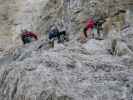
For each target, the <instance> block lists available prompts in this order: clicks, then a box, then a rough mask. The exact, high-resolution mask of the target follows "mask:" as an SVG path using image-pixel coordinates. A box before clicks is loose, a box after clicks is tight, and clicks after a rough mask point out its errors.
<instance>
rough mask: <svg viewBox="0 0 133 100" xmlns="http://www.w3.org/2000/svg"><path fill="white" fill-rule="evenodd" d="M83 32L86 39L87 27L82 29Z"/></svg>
mask: <svg viewBox="0 0 133 100" xmlns="http://www.w3.org/2000/svg"><path fill="white" fill-rule="evenodd" d="M83 32H84V35H85V37H86V38H87V37H88V36H87V27H85V28H84V30H83Z"/></svg>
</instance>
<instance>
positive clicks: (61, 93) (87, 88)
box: [0, 27, 133, 100]
mask: <svg viewBox="0 0 133 100" xmlns="http://www.w3.org/2000/svg"><path fill="white" fill-rule="evenodd" d="M132 30H133V27H130V28H128V30H126V32H124V31H123V32H121V35H122V36H123V38H124V39H125V40H123V41H120V40H118V42H117V45H116V50H118V53H116V56H112V55H111V54H110V52H109V50H108V49H110V48H111V43H110V41H111V39H105V40H95V39H91V40H89V41H88V42H87V43H85V44H80V43H79V42H77V41H76V40H70V41H69V42H67V43H64V44H56V45H55V48H51V49H49V48H48V46H47V42H46V41H45V40H43V41H41V40H39V41H37V42H35V43H32V44H29V45H26V46H23V47H19V48H17V49H15V50H12V52H10V53H8V54H7V55H3V56H2V57H1V58H0V66H1V67H0V99H1V100H132V98H133V93H132V88H133V79H132V77H133V68H132V66H133V56H132V55H133V52H132V49H130V48H129V47H128V45H130V44H128V41H126V39H127V40H129V37H128V36H129V34H130V38H133V37H132V34H133V33H132ZM42 44H43V46H41V48H39V47H40V45H42ZM121 47H123V48H121Z"/></svg>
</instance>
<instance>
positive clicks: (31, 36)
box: [21, 30, 38, 44]
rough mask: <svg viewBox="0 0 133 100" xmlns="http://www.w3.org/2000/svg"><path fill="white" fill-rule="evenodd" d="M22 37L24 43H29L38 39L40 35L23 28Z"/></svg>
mask: <svg viewBox="0 0 133 100" xmlns="http://www.w3.org/2000/svg"><path fill="white" fill-rule="evenodd" d="M21 39H22V41H23V44H27V43H30V42H32V41H34V40H38V37H37V35H36V34H35V33H33V32H29V31H27V30H22V34H21Z"/></svg>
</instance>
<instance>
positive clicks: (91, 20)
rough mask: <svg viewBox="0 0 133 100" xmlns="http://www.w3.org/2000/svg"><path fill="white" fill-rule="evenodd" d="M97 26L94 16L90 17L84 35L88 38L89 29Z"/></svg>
mask: <svg viewBox="0 0 133 100" xmlns="http://www.w3.org/2000/svg"><path fill="white" fill-rule="evenodd" d="M94 27H95V21H94V20H93V19H92V18H89V19H88V21H87V23H86V27H85V28H84V35H85V37H86V38H87V37H88V36H87V31H90V32H91V31H92V30H93V28H94Z"/></svg>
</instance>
